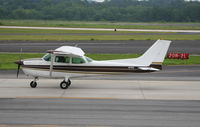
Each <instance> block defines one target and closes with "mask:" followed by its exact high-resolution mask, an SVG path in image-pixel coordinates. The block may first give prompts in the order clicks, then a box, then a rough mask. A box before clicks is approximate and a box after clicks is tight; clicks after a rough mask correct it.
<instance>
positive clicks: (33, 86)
mask: <svg viewBox="0 0 200 127" xmlns="http://www.w3.org/2000/svg"><path fill="white" fill-rule="evenodd" d="M37 79H38V77H34V80H33V81H31V83H30V86H31V88H35V87H37V82H36V80H37Z"/></svg>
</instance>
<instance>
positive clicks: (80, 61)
mask: <svg viewBox="0 0 200 127" xmlns="http://www.w3.org/2000/svg"><path fill="white" fill-rule="evenodd" d="M72 63H73V64H81V63H85V61H84V59H83V58H80V57H72Z"/></svg>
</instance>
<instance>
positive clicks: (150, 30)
mask: <svg viewBox="0 0 200 127" xmlns="http://www.w3.org/2000/svg"><path fill="white" fill-rule="evenodd" d="M0 28H15V29H44V30H47V29H49V30H92V31H114V30H115V29H105V28H66V27H64V28H63V27H26V26H0ZM117 31H133V32H134V31H135V32H172V33H176V32H182V33H200V30H156V29H155V30H154V29H117Z"/></svg>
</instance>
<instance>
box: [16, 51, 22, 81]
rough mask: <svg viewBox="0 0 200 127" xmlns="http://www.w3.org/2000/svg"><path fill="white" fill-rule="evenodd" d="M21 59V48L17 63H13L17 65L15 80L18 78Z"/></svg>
mask: <svg viewBox="0 0 200 127" xmlns="http://www.w3.org/2000/svg"><path fill="white" fill-rule="evenodd" d="M21 58H22V48H21V51H20V55H19V61H16V62H15V63H16V64H18V67H17V78H18V75H19V69H20V66H21V65H22V63H23V62H22V61H21Z"/></svg>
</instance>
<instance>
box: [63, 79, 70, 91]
mask: <svg viewBox="0 0 200 127" xmlns="http://www.w3.org/2000/svg"><path fill="white" fill-rule="evenodd" d="M70 85H71V81H70V80H69V79H68V80H67V82H66V81H65V80H63V81H62V82H61V83H60V88H61V89H67V88H68V87H69V86H70Z"/></svg>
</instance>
